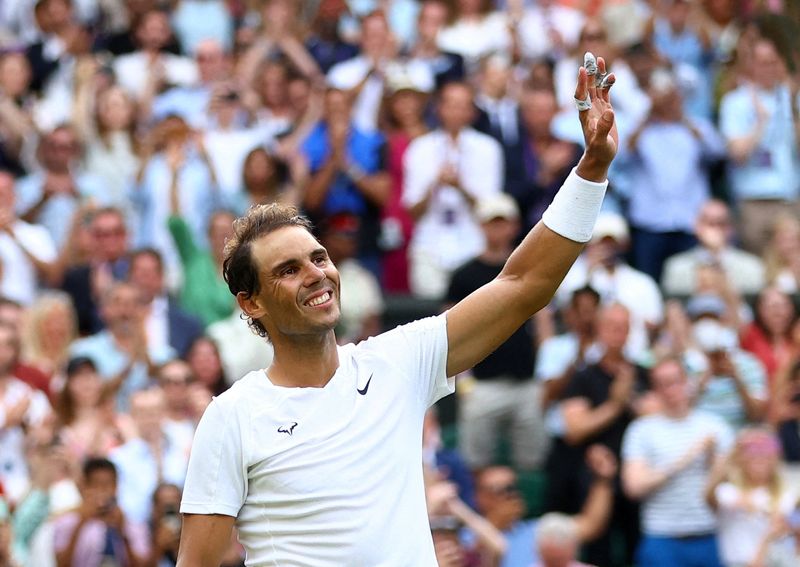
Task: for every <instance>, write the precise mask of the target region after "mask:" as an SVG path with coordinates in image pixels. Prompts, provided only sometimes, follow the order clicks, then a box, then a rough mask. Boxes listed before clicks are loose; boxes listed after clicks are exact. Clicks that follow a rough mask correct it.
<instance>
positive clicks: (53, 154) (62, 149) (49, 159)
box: [43, 128, 78, 170]
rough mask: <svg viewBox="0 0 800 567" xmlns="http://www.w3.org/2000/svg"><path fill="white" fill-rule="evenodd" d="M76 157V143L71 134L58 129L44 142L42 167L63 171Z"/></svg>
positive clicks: (63, 129)
mask: <svg viewBox="0 0 800 567" xmlns="http://www.w3.org/2000/svg"><path fill="white" fill-rule="evenodd" d="M77 155H78V141H77V140H76V139H75V136H74V135H73V134H72V132H71V131H70V130H68V129H66V128H59V129H58V130H55V131H54V132H52V133H51V134H50V135H49V136H47V138H46V139H45V141H44V152H43V158H44V165H45V167H47V168H48V169H53V170H65V169H67V168H68V167H69V164H70V163H72V160H74V159H75V158H76V157H77Z"/></svg>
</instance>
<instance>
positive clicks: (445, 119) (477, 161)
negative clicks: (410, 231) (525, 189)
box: [403, 83, 503, 299]
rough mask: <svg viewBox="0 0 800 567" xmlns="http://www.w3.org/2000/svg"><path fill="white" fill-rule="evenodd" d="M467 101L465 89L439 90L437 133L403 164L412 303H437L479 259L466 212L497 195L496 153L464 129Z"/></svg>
mask: <svg viewBox="0 0 800 567" xmlns="http://www.w3.org/2000/svg"><path fill="white" fill-rule="evenodd" d="M473 98H474V97H473V94H472V90H471V89H470V88H469V87H468V86H467V85H466V84H463V83H448V84H447V85H445V86H444V87H443V88H442V91H441V93H440V94H439V101H438V105H437V111H438V115H439V120H440V122H441V127H440V128H438V129H436V130H434V131H433V132H430V133H428V134H425V135H424V136H420V137H419V138H417V139H415V140H414V141H413V142H412V143H411V144H410V145H409V147H408V151H407V152H406V155H405V157H404V159H403V162H404V163H403V167H404V176H403V183H404V186H403V204H404V205H405V206H406V207H407V208H408V210H409V212H410V213H411V216H412V217H413V218H414V219H416V227H415V230H414V236H413V238H412V240H411V244H410V246H409V263H410V273H409V275H410V279H411V291H412V293H413V294H414V295H416V296H418V297H425V298H430V299H440V298H441V297H442V296H443V295H444V293H445V291H446V289H447V282H448V280H449V278H450V274H451V273H452V272H453V270H454V269H455V268H457V267H458V266H459V265H461V264H463V263H464V262H466V261H467V260H469V259H471V258H474V257H475V256H476V255H478V254H480V252H481V250H482V249H483V246H484V241H483V234H482V233H481V230H480V226H479V225H478V223H477V222H476V221H475V219H474V218H473V216H472V211H473V208H474V206H475V203H476V202H477V201H478V200H480V199H483V198H488V197H491V196H492V195H494V194H496V193H499V192H500V190H501V183H502V179H503V163H502V149H501V147H500V144H498V143H497V142H496V141H495V140H493V139H492V138H491V137H489V136H487V135H485V134H481V133H479V132H477V131H475V130H473V129H472V128H470V127H469V124H471V123H472V121H473V118H474V108H473Z"/></svg>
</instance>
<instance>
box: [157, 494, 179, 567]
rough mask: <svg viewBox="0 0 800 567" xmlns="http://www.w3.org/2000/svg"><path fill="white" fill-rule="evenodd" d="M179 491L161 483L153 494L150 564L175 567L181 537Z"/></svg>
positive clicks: (160, 566) (159, 566)
mask: <svg viewBox="0 0 800 567" xmlns="http://www.w3.org/2000/svg"><path fill="white" fill-rule="evenodd" d="M180 506H181V489H180V488H179V487H177V486H175V485H174V484H166V483H161V484H159V485H158V487H157V488H156V489H155V491H154V492H153V512H152V514H151V518H150V522H149V523H150V564H151V565H156V566H157V567H175V564H176V563H177V562H178V545H179V543H180V537H181V516H180V513H179V510H180Z"/></svg>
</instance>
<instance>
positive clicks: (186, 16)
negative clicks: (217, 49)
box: [172, 0, 234, 53]
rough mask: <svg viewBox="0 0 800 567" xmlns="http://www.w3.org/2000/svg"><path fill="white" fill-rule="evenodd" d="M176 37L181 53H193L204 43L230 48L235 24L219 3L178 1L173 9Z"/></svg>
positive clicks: (225, 7)
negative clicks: (215, 43) (209, 41)
mask: <svg viewBox="0 0 800 567" xmlns="http://www.w3.org/2000/svg"><path fill="white" fill-rule="evenodd" d="M172 9H173V12H172V22H173V25H174V26H175V35H176V36H177V37H178V41H179V42H180V45H181V50H182V51H183V52H184V53H194V52H195V51H196V50H197V49H198V48H199V47H200V45H202V43H203V41H208V40H212V41H215V42H218V43H219V44H220V45H223V46H225V49H226V50H230V49H231V48H232V47H233V45H232V44H233V28H234V21H233V17H232V15H231V13H230V11H229V8H228V5H227V4H226V3H225V2H223V1H222V0H178V2H177V4H175V5H174V6H173V7H172Z"/></svg>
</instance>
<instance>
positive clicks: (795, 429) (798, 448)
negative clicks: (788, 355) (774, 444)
mask: <svg viewBox="0 0 800 567" xmlns="http://www.w3.org/2000/svg"><path fill="white" fill-rule="evenodd" d="M774 392H775V393H774V397H773V399H772V400H771V401H772V406H773V408H772V412H771V416H770V421H771V422H772V423H774V424H775V427H776V429H777V432H778V436H779V438H780V442H781V446H782V448H783V450H782V454H783V456H784V458H785V459H786V461H788V462H789V463H798V462H800V362H798V360H797V359H795V360H793V361H792V363H791V365H790V366H788V367H787V368H785V369H783V370H782V371H781V372H779V373H778V375H777V377H776V380H775V390H774Z"/></svg>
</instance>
